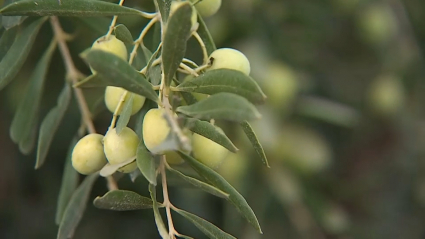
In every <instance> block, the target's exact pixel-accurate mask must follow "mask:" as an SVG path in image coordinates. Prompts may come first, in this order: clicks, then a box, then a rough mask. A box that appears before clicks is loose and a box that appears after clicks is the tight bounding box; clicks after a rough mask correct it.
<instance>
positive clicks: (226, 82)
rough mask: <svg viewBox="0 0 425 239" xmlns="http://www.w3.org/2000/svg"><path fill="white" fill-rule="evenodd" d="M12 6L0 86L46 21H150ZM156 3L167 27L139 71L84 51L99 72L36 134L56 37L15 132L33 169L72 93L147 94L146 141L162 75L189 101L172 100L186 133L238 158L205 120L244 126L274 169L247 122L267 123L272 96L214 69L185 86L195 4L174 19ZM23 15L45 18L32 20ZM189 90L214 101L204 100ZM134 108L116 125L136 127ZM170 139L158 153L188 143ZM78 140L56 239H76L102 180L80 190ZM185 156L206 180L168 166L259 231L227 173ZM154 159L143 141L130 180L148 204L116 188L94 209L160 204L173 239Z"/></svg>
mask: <svg viewBox="0 0 425 239" xmlns="http://www.w3.org/2000/svg"><path fill="white" fill-rule="evenodd" d="M6 3H10V4H8V5H6V6H5V7H3V8H2V9H1V10H0V14H2V15H3V18H2V24H3V26H4V28H5V29H4V30H2V31H0V34H1V35H0V36H1V38H0V60H1V62H0V90H1V89H3V88H4V87H5V86H6V85H7V84H8V83H10V82H11V81H12V80H13V79H14V78H15V76H16V75H17V73H18V72H19V71H20V69H21V67H22V66H23V64H24V62H25V60H26V58H27V56H28V54H29V52H30V50H31V46H32V45H33V44H34V41H35V38H36V36H37V34H38V32H39V30H40V28H41V27H42V26H43V24H44V23H46V22H47V21H48V17H47V16H72V17H77V18H79V19H81V20H82V21H84V18H85V17H89V16H91V17H92V16H112V15H116V16H122V15H135V16H140V15H143V13H142V12H141V11H139V10H136V9H132V8H128V7H124V6H120V5H118V4H113V3H108V2H103V1H87V0H72V1H71V0H69V1H62V2H61V4H59V3H58V2H57V1H56V0H39V1H32V0H23V1H16V2H9V1H7V2H6ZM155 4H156V6H157V8H158V10H159V12H160V13H161V17H162V19H161V23H162V24H161V25H162V26H163V27H164V29H163V35H162V37H161V38H162V42H158V44H157V47H156V48H155V49H148V48H147V47H145V46H144V45H143V44H142V45H141V46H142V47H141V50H142V51H140V53H141V54H138V55H137V56H136V60H135V61H134V63H133V64H132V65H130V64H129V63H128V62H126V61H124V60H122V59H120V58H119V57H117V56H115V55H112V54H109V53H106V52H102V51H98V50H88V51H85V52H84V53H82V54H81V57H82V59H83V60H84V61H85V62H86V63H88V64H89V65H90V66H91V67H92V68H93V69H94V70H95V71H96V72H97V73H96V74H94V75H92V76H89V77H87V78H85V79H83V80H82V81H80V82H79V83H77V84H76V85H73V86H72V85H71V83H70V82H68V81H65V84H64V87H63V90H62V91H61V93H60V94H59V97H58V100H57V105H56V107H54V108H53V109H51V110H50V112H49V113H48V114H47V115H46V116H45V117H44V119H43V120H42V122H41V125H40V127H39V130H38V132H37V126H38V115H39V110H40V102H41V99H42V95H43V90H44V88H45V87H44V82H45V80H46V74H47V72H48V70H49V66H50V61H51V58H52V55H53V52H54V51H55V49H56V46H57V39H56V38H53V39H52V41H51V44H50V45H49V47H48V48H47V49H46V50H45V53H44V55H43V56H42V57H41V59H40V60H39V61H38V63H37V65H36V66H35V67H34V71H33V73H32V75H31V79H30V83H29V87H28V90H27V92H26V94H25V96H24V97H23V99H22V100H21V102H20V105H19V107H18V109H17V112H16V114H15V116H14V119H13V122H12V126H11V129H10V134H11V138H12V140H13V141H14V142H15V143H16V144H18V145H19V148H20V150H21V151H22V152H23V153H25V154H29V153H30V152H31V151H32V150H33V148H34V147H35V145H36V144H37V160H36V165H35V167H36V168H39V167H41V166H42V165H43V164H44V162H45V159H46V156H47V152H48V150H49V147H50V145H51V143H52V140H53V137H54V135H55V133H56V131H57V129H58V127H59V124H60V122H61V120H62V118H63V117H64V115H65V112H66V110H67V108H68V106H69V105H70V102H71V99H72V90H73V87H80V88H84V87H105V86H118V87H122V88H124V89H126V90H128V91H130V92H134V93H137V94H139V95H143V96H145V97H146V98H147V99H148V101H149V103H147V104H145V106H144V109H143V110H142V111H141V112H142V113H140V117H138V120H136V122H135V127H136V131H138V132H137V133H138V134H139V136H141V132H140V128H141V125H142V120H143V115H144V113H146V112H147V110H149V109H150V108H153V107H155V106H156V104H162V102H161V100H160V98H159V97H158V93H157V91H156V89H157V88H156V87H157V86H159V84H160V83H162V82H161V79H162V80H163V81H164V85H165V87H166V88H170V87H171V85H172V83H174V84H175V86H174V87H171V88H172V91H173V94H174V95H175V96H176V98H178V99H181V100H178V101H177V102H183V101H184V102H185V103H186V105H181V104H178V105H175V104H174V103H173V108H175V111H176V112H177V113H179V119H182V120H181V121H182V122H183V123H181V124H182V127H187V128H189V130H191V131H192V132H194V133H197V134H200V135H202V136H204V137H207V138H209V139H211V140H212V141H214V142H216V143H218V144H220V145H222V146H224V147H225V148H227V149H228V150H230V151H231V152H236V151H237V148H236V147H235V145H234V144H233V143H232V142H231V140H230V139H229V138H228V137H227V136H226V135H225V134H223V133H221V132H218V131H217V130H216V129H215V127H214V125H213V124H211V123H210V122H208V120H212V119H214V120H225V121H230V122H235V123H237V124H239V125H240V126H241V127H242V129H243V131H244V132H245V133H246V135H247V136H248V138H249V140H250V141H251V143H252V145H253V146H254V148H255V150H256V152H257V153H258V156H259V157H260V158H261V159H262V161H263V163H264V164H265V165H266V166H268V163H267V159H266V156H265V154H264V150H263V148H262V146H261V144H260V143H259V141H258V139H257V137H256V135H255V133H254V131H253V129H252V127H251V126H250V124H249V123H248V121H250V120H253V119H258V118H260V114H259V113H258V111H257V110H256V108H255V105H254V104H258V103H262V102H264V100H265V95H264V94H263V92H262V91H261V89H260V88H259V87H258V85H257V83H256V82H255V81H254V80H253V79H252V78H251V77H249V76H247V75H245V74H243V73H241V72H238V71H234V70H229V69H218V70H212V71H208V72H205V73H202V74H200V75H199V76H196V77H194V76H191V77H189V79H186V80H185V81H181V80H180V78H182V77H181V75H179V74H178V73H177V71H178V69H179V66H180V63H181V62H182V60H183V58H184V57H185V53H186V41H187V40H188V38H189V37H190V35H191V22H190V16H191V13H192V11H193V8H192V7H190V5H189V4H186V6H183V7H180V8H179V9H178V10H177V11H176V12H175V13H174V14H173V15H172V16H171V17H169V10H170V5H171V1H170V0H168V1H161V0H157V1H155ZM26 16H39V17H30V18H27V19H26ZM24 20H25V21H24ZM198 22H199V27H198V29H197V33H198V34H199V36H200V37H201V38H202V41H203V43H204V44H205V48H206V53H207V54H208V55H209V54H211V53H212V52H213V51H214V50H215V49H216V47H215V44H214V41H213V39H212V38H211V35H210V33H209V32H208V29H207V27H206V25H205V23H204V22H203V20H202V17H201V16H198ZM157 25H158V24H157ZM106 30H107V29H105V32H106ZM114 30H115V31H114V34H115V35H116V37H117V38H118V39H120V40H121V41H123V42H124V43H125V44H127V45H128V46H133V45H134V44H135V42H134V40H133V39H134V38H133V36H132V35H131V33H130V31H129V30H128V29H127V28H126V27H125V26H124V25H118V26H116V27H115V28H114ZM157 59H161V65H155V64H153V63H154V62H155V61H156V60H157ZM142 68H143V69H145V72H144V74H142V73H140V72H139V71H138V70H140V69H142ZM64 78H65V77H64ZM192 93H203V94H208V95H211V96H210V97H208V98H206V99H204V100H201V101H199V102H198V101H197V100H196V99H195V97H194V96H193V95H192ZM131 104H132V100H129V101H127V102H126V103H125V105H124V107H123V111H122V113H121V116H120V118H119V120H118V123H117V130H119V129H122V128H124V127H125V126H126V125H127V124H128V123H129V119H130V115H131V108H132V107H131ZM137 128H138V129H139V130H137ZM37 135H38V140H37ZM172 136H173V135H172ZM76 138H77V137H76ZM169 138H171V141H172V143H170V142H168V141H167V142H166V143H165V144H164V145H163V147H162V148H161V150H179V149H180V148H181V144H182V142H178V137H169ZM37 142H38V143H37ZM75 142H76V140H75V141H74V142H72V143H71V145H70V151H69V154H68V157H67V159H66V164H65V170H64V175H63V181H62V186H61V190H60V195H59V201H58V208H57V215H56V223H57V224H59V232H58V238H69V237H72V235H73V233H74V231H75V228H76V226H77V224H78V222H79V221H80V219H81V217H82V215H83V212H84V210H85V208H86V205H87V201H88V200H89V193H90V191H91V188H92V185H93V183H94V182H95V180H96V179H97V178H98V174H94V175H90V176H87V177H86V178H85V179H84V180H83V182H82V183H81V184H78V174H77V173H76V172H75V170H74V169H73V168H72V166H71V161H70V155H71V151H72V148H73V146H74V145H75ZM179 154H180V156H181V157H182V158H183V159H184V160H185V162H186V163H187V165H188V166H190V168H192V169H194V171H196V173H197V174H198V175H199V176H200V178H195V177H192V176H187V175H185V174H183V173H182V172H180V171H178V170H176V169H173V168H171V167H169V166H168V165H167V170H168V172H169V173H170V174H173V175H175V176H177V177H179V178H181V179H183V180H184V181H186V182H188V183H190V184H192V185H194V186H195V187H198V188H200V189H202V190H204V191H206V192H208V193H211V194H213V195H216V196H219V197H222V198H225V199H226V200H228V201H229V202H230V203H232V204H233V205H234V206H235V207H236V209H237V210H238V211H239V212H240V213H241V214H242V215H243V216H244V217H245V218H246V219H247V221H248V222H249V223H250V224H252V225H253V226H254V228H255V229H256V230H257V231H258V232H260V233H261V228H260V225H259V223H258V220H257V218H256V216H255V214H254V212H253V211H252V209H251V207H250V206H249V205H248V203H247V202H246V200H245V199H244V198H243V196H242V195H241V194H240V193H238V192H237V191H236V190H235V189H234V188H233V187H232V186H231V185H230V184H229V183H228V182H227V181H226V180H225V179H224V178H223V177H222V176H220V175H219V174H218V173H216V172H215V171H214V170H212V169H210V168H209V167H207V166H205V165H203V164H202V163H200V162H199V161H197V160H196V159H194V158H192V157H191V156H190V155H189V154H187V153H184V152H183V151H180V152H179ZM157 162H158V160H157V156H155V155H153V154H151V153H150V152H149V151H148V150H147V149H146V148H145V146H144V144H143V141H142V142H141V143H140V145H139V147H138V151H137V164H138V168H139V169H140V172H139V171H137V172H138V173H133V174H132V175H131V176H132V178H133V179H134V178H136V177H137V176H138V174H142V175H143V176H144V177H145V178H146V179H147V180H148V181H149V183H150V187H149V191H150V194H151V198H146V197H143V196H141V195H138V194H137V193H135V192H131V191H126V190H113V191H110V192H108V193H106V194H105V195H104V196H102V197H98V198H96V199H95V200H94V205H95V206H96V207H98V208H102V209H109V210H118V211H123V210H138V209H145V208H153V211H154V216H155V222H156V223H157V226H158V230H159V233H160V235H161V236H162V237H163V238H168V232H167V230H166V227H165V224H164V223H163V221H162V218H161V215H160V213H159V210H158V208H160V207H163V205H162V204H159V203H158V202H157V200H156V189H155V186H156V185H157V178H156V176H157V174H156V171H157ZM172 209H173V210H174V211H175V212H176V213H178V214H180V215H182V216H183V217H185V218H186V219H188V220H189V221H191V222H193V223H194V225H195V226H196V227H198V228H199V229H200V230H201V231H202V232H204V233H205V234H206V235H207V236H208V237H210V238H233V236H231V235H229V234H227V233H225V232H223V231H222V230H221V229H219V228H218V227H216V226H215V225H213V224H211V223H209V222H207V221H205V220H204V219H202V218H200V217H198V216H196V215H193V214H191V213H189V212H186V211H183V210H181V209H178V208H176V207H174V206H173V207H172Z"/></svg>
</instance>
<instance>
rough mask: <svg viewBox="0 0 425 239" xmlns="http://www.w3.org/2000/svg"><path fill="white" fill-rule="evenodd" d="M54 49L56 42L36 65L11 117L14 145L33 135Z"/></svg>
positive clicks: (11, 132) (11, 134)
mask: <svg viewBox="0 0 425 239" xmlns="http://www.w3.org/2000/svg"><path fill="white" fill-rule="evenodd" d="M55 48H56V40H53V41H52V43H51V44H50V46H49V48H48V49H47V50H46V52H45V53H44V55H43V57H42V58H41V60H40V61H39V62H38V63H37V65H36V67H35V69H34V72H33V73H32V75H31V78H30V80H29V85H28V89H27V91H26V93H25V94H24V96H23V99H22V101H21V102H20V104H19V106H18V109H17V111H16V113H15V115H14V117H13V120H12V125H11V127H10V137H11V138H12V140H13V142H15V143H20V142H21V141H23V140H28V137H30V136H31V135H32V134H33V133H32V132H33V130H34V127H35V126H36V124H37V121H38V112H39V110H40V102H41V98H42V96H43V86H44V81H45V79H46V75H47V71H48V69H49V65H50V60H51V58H52V55H53V52H54V50H55Z"/></svg>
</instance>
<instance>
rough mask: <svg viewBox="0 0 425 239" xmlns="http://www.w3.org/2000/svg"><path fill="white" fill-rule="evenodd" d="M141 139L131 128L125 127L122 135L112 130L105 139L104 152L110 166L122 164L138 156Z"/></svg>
mask: <svg viewBox="0 0 425 239" xmlns="http://www.w3.org/2000/svg"><path fill="white" fill-rule="evenodd" d="M139 141H140V140H139V137H137V134H136V133H135V132H134V131H133V130H132V129H130V128H128V127H125V128H124V129H123V130H122V131H121V133H120V134H117V131H116V129H115V128H114V129H110V130H109V131H108V132H107V133H106V135H105V138H104V139H103V145H104V152H105V155H106V158H107V159H108V162H109V163H110V164H120V163H123V162H125V161H127V160H129V159H131V158H133V157H135V156H136V152H137V146H138V145H139Z"/></svg>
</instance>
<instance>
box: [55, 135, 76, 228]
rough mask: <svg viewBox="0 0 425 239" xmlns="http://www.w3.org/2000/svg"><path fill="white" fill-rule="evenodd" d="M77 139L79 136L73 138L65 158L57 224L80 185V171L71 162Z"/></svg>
mask: <svg viewBox="0 0 425 239" xmlns="http://www.w3.org/2000/svg"><path fill="white" fill-rule="evenodd" d="M77 141H78V140H77V138H74V139H73V140H72V142H71V144H70V145H69V149H68V154H67V156H66V159H65V167H64V172H63V175H62V184H61V188H60V191H59V196H58V204H57V206H56V217H55V222H56V224H57V225H59V224H60V222H61V221H62V218H63V215H64V213H65V209H66V206H67V205H68V202H69V200H70V199H71V197H72V194H73V193H74V191H75V189H77V186H78V173H77V171H75V169H74V168H73V167H72V162H71V156H72V150H73V149H74V146H75V144H77Z"/></svg>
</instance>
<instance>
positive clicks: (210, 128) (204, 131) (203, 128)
mask: <svg viewBox="0 0 425 239" xmlns="http://www.w3.org/2000/svg"><path fill="white" fill-rule="evenodd" d="M186 126H187V127H188V128H189V130H190V131H192V132H194V133H197V134H199V135H202V136H204V137H206V138H208V139H210V140H212V141H214V142H216V143H217V144H219V145H221V146H223V147H225V148H226V149H228V150H229V151H231V152H233V153H236V152H237V151H238V148H236V146H235V145H234V144H233V143H232V141H231V140H230V139H229V138H228V137H227V135H226V134H224V133H223V132H222V131H220V130H218V129H217V127H216V126H214V125H212V124H210V123H209V122H206V121H201V120H198V119H193V118H192V119H188V122H187V124H186Z"/></svg>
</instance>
